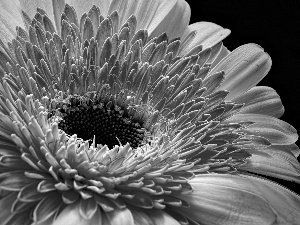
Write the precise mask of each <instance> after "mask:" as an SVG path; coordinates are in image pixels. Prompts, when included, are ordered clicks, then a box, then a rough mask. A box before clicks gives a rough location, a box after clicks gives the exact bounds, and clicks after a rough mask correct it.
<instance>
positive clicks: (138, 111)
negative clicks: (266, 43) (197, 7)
mask: <svg viewBox="0 0 300 225" xmlns="http://www.w3.org/2000/svg"><path fill="white" fill-rule="evenodd" d="M0 12H1V13H0V25H1V30H0V45H1V49H0V76H1V82H0V209H1V210H0V218H1V221H2V222H1V223H2V224H3V225H9V224H24V225H26V224H43V225H44V224H49V225H50V224H53V225H58V224H64V225H67V224H80V225H96V224H111V225H118V224H122V225H123V224H132V225H133V224H136V225H137V224H149V225H150V224H157V225H158V224H159V225H162V224H209V225H214V224H216V225H218V224H296V222H297V221H299V220H300V196H299V195H297V194H296V193H293V192H292V191H289V190H288V189H286V188H284V187H282V186H280V185H278V184H276V183H274V182H272V181H269V180H267V179H265V178H262V177H260V176H258V175H254V173H255V174H261V175H265V176H273V177H276V178H280V179H285V180H289V181H293V182H297V183H299V182H300V179H299V174H300V166H299V162H298V161H297V157H298V155H299V152H300V151H299V148H298V147H297V146H296V145H295V142H296V140H297V138H298V135H297V133H296V130H295V129H294V128H293V127H292V126H291V125H289V124H287V123H286V122H284V121H282V120H280V119H278V118H279V117H280V116H281V115H282V114H283V112H284V108H283V105H282V103H281V100H280V97H279V96H278V94H277V93H276V92H275V91H274V90H273V89H272V88H270V87H263V86H256V85H257V84H258V83H259V81H260V80H261V79H263V77H264V76H265V75H266V74H267V73H268V72H269V70H270V68H271V58H270V57H269V55H268V54H267V53H265V52H264V50H263V49H262V48H261V47H260V46H258V45H256V44H246V45H243V46H241V47H239V48H237V49H235V50H234V51H232V52H230V51H228V50H227V48H226V47H225V46H223V43H222V40H223V39H224V38H225V37H226V36H227V35H229V33H230V31H229V30H228V29H224V28H222V27H220V26H218V25H216V24H213V23H209V22H199V23H195V24H191V25H189V19H190V8H189V5H188V4H187V3H186V2H185V1H184V0H171V1H169V0H168V1H167V0H152V1H146V0H138V1H127V0H112V1H109V0H94V1H80V0H76V1H63V0H52V1H49V0H44V1H39V0H36V1H26V0H19V1H17V0H16V1H2V0H1V9H0Z"/></svg>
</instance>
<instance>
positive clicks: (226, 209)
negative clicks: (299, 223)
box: [179, 174, 276, 225]
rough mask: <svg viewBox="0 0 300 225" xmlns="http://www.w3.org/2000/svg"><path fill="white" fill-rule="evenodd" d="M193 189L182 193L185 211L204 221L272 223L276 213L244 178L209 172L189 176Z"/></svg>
mask: <svg viewBox="0 0 300 225" xmlns="http://www.w3.org/2000/svg"><path fill="white" fill-rule="evenodd" d="M190 183H191V185H192V187H193V192H192V193H190V194H186V195H181V196H180V197H179V198H181V199H183V200H185V201H187V202H188V204H189V205H190V208H181V209H180V211H182V212H183V213H184V214H183V215H186V216H188V217H190V218H192V219H194V220H196V221H199V222H200V223H201V224H205V225H221V224H222V225H253V224H260V225H262V224H264V225H266V224H268V225H270V224H273V222H274V221H275V220H276V214H275V212H274V211H273V210H272V208H271V207H270V206H269V204H268V203H267V202H266V200H265V199H264V198H263V196H261V195H260V194H259V193H255V192H254V191H252V190H251V189H249V188H248V187H247V185H246V184H247V183H246V179H242V178H240V177H238V176H232V175H217V174H208V175H200V176H199V177H195V178H193V179H192V180H190Z"/></svg>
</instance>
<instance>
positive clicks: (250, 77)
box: [209, 44, 271, 100]
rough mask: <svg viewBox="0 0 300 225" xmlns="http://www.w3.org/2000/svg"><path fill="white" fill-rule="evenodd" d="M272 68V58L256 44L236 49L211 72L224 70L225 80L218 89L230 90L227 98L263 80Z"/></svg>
mask: <svg viewBox="0 0 300 225" xmlns="http://www.w3.org/2000/svg"><path fill="white" fill-rule="evenodd" d="M270 68H271V58H270V57H269V55H268V54H267V53H265V52H264V51H263V49H262V48H261V47H260V46H258V45H256V44H246V45H242V46H241V47H239V48H237V49H235V50H234V51H233V52H231V53H230V54H229V55H227V57H225V58H224V59H223V60H222V61H221V62H220V63H218V65H216V66H215V67H214V68H213V69H212V70H211V71H210V73H209V75H210V74H214V73H216V72H220V71H224V72H225V80H224V82H223V83H222V85H221V86H220V87H219V89H218V90H227V91H230V93H229V95H228V96H227V97H226V100H231V99H233V98H236V97H238V96H239V95H241V94H243V93H244V92H246V91H248V90H249V89H250V88H252V87H254V86H255V85H256V84H257V83H258V82H259V81H261V80H262V79H263V78H264V77H265V76H266V75H267V73H268V72H269V70H270Z"/></svg>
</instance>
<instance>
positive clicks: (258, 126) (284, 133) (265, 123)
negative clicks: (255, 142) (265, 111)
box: [226, 114, 298, 145]
mask: <svg viewBox="0 0 300 225" xmlns="http://www.w3.org/2000/svg"><path fill="white" fill-rule="evenodd" d="M226 121H228V122H238V121H239V122H240V121H252V122H255V124H253V125H251V126H250V127H248V128H246V129H243V130H241V131H242V132H245V133H247V134H253V135H256V136H262V137H264V138H266V139H268V140H269V141H270V142H271V143H272V144H274V145H290V144H293V143H295V142H296V141H297V139H298V134H297V130H296V129H295V128H294V127H293V126H292V125H290V124H288V123H286V122H284V121H282V120H280V119H277V118H275V117H271V116H266V115H261V114H236V115H234V116H232V117H231V118H229V119H228V120H226Z"/></svg>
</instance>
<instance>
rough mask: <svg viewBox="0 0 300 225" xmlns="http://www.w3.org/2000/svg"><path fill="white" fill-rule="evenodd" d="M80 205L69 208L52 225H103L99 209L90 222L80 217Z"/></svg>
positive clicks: (76, 204) (75, 204)
mask: <svg viewBox="0 0 300 225" xmlns="http://www.w3.org/2000/svg"><path fill="white" fill-rule="evenodd" d="M79 208H80V205H79V203H74V204H72V205H69V206H67V207H66V208H65V209H64V210H63V211H62V212H61V213H60V214H59V215H58V217H57V218H56V220H55V221H54V222H53V223H52V225H74V224H77V225H98V224H101V222H99V221H101V217H102V215H101V211H100V208H99V207H98V209H97V212H96V213H95V214H94V216H93V218H91V219H90V220H85V219H83V218H82V217H81V216H80V213H79Z"/></svg>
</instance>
